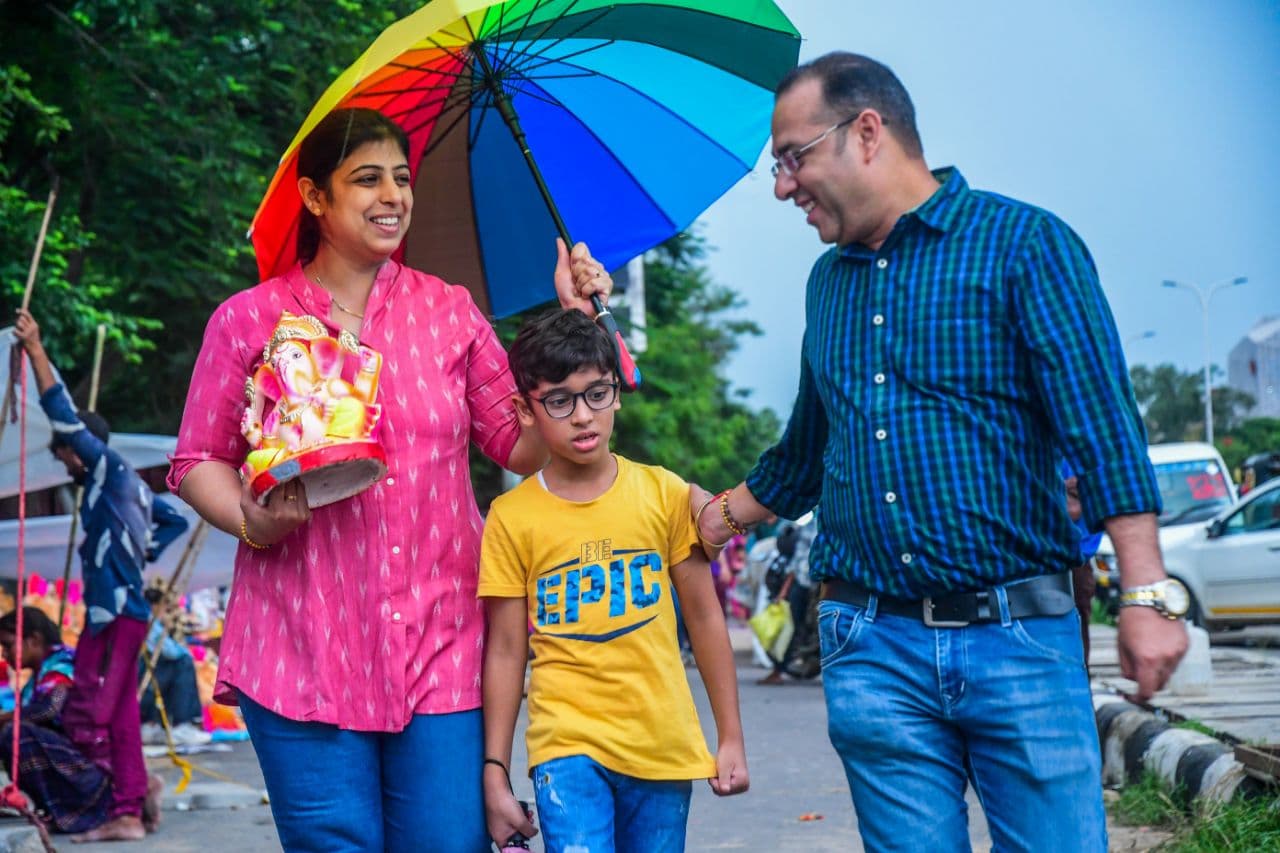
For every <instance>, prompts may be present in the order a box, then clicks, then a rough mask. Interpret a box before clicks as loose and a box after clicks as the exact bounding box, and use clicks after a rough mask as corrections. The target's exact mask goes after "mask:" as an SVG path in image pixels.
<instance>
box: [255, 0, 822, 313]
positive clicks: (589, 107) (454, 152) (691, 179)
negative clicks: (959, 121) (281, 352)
mask: <svg viewBox="0 0 1280 853" xmlns="http://www.w3.org/2000/svg"><path fill="white" fill-rule="evenodd" d="M799 49H800V36H799V33H797V32H796V30H795V28H794V27H793V26H792V25H791V23H790V21H788V20H787V18H786V16H785V15H784V14H783V13H782V12H781V11H780V10H779V9H778V8H777V6H775V4H774V3H772V2H765V1H764V0H683V1H682V2H673V1H671V0H643V2H641V0H633V2H625V1H624V2H618V0H613V2H603V0H506V2H495V0H469V2H468V0H434V2H431V3H428V4H427V5H425V6H423V7H422V8H420V9H418V11H416V12H414V13H412V14H410V15H408V16H407V17H405V18H402V19H401V20H399V21H397V22H396V23H395V24H392V25H391V26H390V27H388V28H387V29H386V30H385V31H383V33H382V34H381V35H380V36H378V38H377V39H376V40H375V41H374V42H373V44H372V45H370V47H369V48H368V50H366V51H365V52H364V54H363V55H362V56H361V57H360V58H359V59H358V60H357V61H356V62H355V63H354V64H353V65H352V66H351V67H350V68H348V69H347V70H346V71H344V72H343V73H342V75H341V76H339V77H338V78H337V80H335V81H334V82H333V83H332V84H331V85H330V86H329V88H328V89H327V90H326V91H325V93H324V95H322V96H321V98H320V100H319V101H317V102H316V105H315V106H314V107H313V108H312V110H311V113H310V114H309V115H308V116H307V119H306V121H305V122H303V124H302V127H300V128H299V129H298V133H297V136H295V137H294V140H293V142H292V143H290V145H289V148H288V150H287V151H286V152H285V154H284V157H283V158H281V161H280V166H279V168H278V169H277V170H276V173H275V176H274V178H273V179H272V181H271V185H270V187H269V188H268V190H267V193H266V196H265V197H264V198H263V200H262V203H261V205H260V206H259V208H258V212H257V214H256V215H255V216H254V220H253V227H252V229H251V232H250V233H251V236H252V239H253V246H254V250H255V252H256V253H257V259H258V269H259V273H260V274H261V275H262V277H263V278H267V277H270V276H273V275H278V274H280V273H283V272H284V271H286V270H287V269H288V268H289V267H291V266H292V265H293V263H294V262H295V260H296V259H295V254H294V243H295V240H296V233H297V227H298V219H299V216H300V202H299V198H298V193H297V189H296V187H297V175H296V171H295V157H296V152H297V146H298V144H299V142H300V141H301V140H302V139H303V137H305V136H306V134H307V133H308V132H309V131H310V130H311V129H312V128H313V127H315V125H316V124H317V123H318V122H319V121H320V119H321V118H323V117H324V116H325V115H326V114H327V113H328V112H329V111H330V110H333V109H335V108H339V107H351V106H362V107H371V108H374V109H377V110H380V111H381V112H383V113H384V114H386V115H388V116H390V117H391V118H393V119H394V120H395V121H396V122H398V123H399V124H400V125H401V126H402V127H403V128H404V129H405V131H406V132H407V133H408V135H409V140H410V155H409V163H410V167H411V170H412V172H413V181H414V193H415V204H414V212H413V220H412V223H411V225H410V229H409V232H408V236H407V237H406V239H405V242H404V244H403V245H402V246H401V249H400V251H401V254H402V259H403V260H404V261H405V262H406V263H408V264H410V265H412V266H415V267H417V268H419V269H423V270H427V271H429V272H431V273H434V274H436V275H439V276H440V277H442V278H444V279H445V280H446V281H451V282H455V283H458V284H465V285H466V286H467V287H468V288H470V290H471V292H472V294H473V295H474V297H475V299H476V302H477V303H478V304H479V305H480V307H481V309H482V310H484V311H486V312H488V313H490V314H493V315H496V316H505V315H508V314H512V313H514V312H517V311H520V310H523V309H525V308H528V307H530V306H533V305H537V304H540V303H544V302H547V301H550V300H551V299H553V298H554V295H555V294H554V292H553V290H552V287H551V281H550V278H551V277H550V275H549V274H548V270H549V267H550V263H551V258H550V251H551V248H550V247H551V243H552V241H553V238H554V237H555V236H556V235H559V236H561V237H564V238H565V240H566V241H567V242H570V235H572V239H573V240H585V241H586V242H587V243H588V244H589V245H590V246H591V251H592V254H594V255H595V256H596V258H598V259H599V260H600V261H601V262H602V263H603V264H604V265H605V266H606V267H607V268H609V269H617V268H618V267H620V266H622V265H623V264H624V263H625V262H626V261H628V260H630V259H631V258H633V257H636V256H637V255H639V254H641V253H643V252H644V251H646V250H647V249H650V248H652V247H653V246H655V245H657V244H658V243H660V242H662V241H663V240H666V239H667V238H669V237H671V236H672V235H674V234H676V233H678V232H679V231H681V230H682V229H683V228H685V227H687V226H688V225H689V224H690V223H691V222H693V220H694V219H695V218H696V217H697V216H698V214H699V213H701V212H702V211H703V210H704V209H706V207H707V206H708V205H710V204H711V203H712V202H713V201H715V200H716V199H717V198H719V197H720V196H721V195H722V194H723V193H724V192H725V191H726V190H727V189H729V187H731V186H732V185H733V184H734V183H735V182H737V181H738V179H739V178H741V177H742V176H743V175H744V174H746V173H747V172H748V171H750V170H751V168H752V167H753V166H754V164H755V162H756V159H757V157H758V156H759V153H760V150H761V148H762V146H763V145H764V143H765V140H766V139H767V137H768V133H769V118H770V113H771V110H772V105H773V87H774V86H775V85H776V84H777V82H778V81H779V80H780V79H781V77H782V76H783V75H784V74H785V73H786V72H787V71H788V70H789V69H791V68H792V67H794V66H795V63H796V57H797V55H798V53H799Z"/></svg>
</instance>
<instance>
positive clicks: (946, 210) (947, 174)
mask: <svg viewBox="0 0 1280 853" xmlns="http://www.w3.org/2000/svg"><path fill="white" fill-rule="evenodd" d="M932 174H933V177H934V178H936V179H937V181H938V183H939V184H941V186H939V187H938V188H937V189H936V190H934V192H933V195H931V196H929V197H928V198H927V199H925V200H924V202H922V203H921V204H920V205H919V206H917V207H915V208H913V209H911V210H908V211H907V212H906V213H904V214H903V215H902V219H900V220H899V221H898V225H897V226H896V227H895V229H894V231H895V232H897V233H901V231H900V230H899V229H901V228H902V225H903V222H902V221H903V220H905V219H907V218H908V217H914V218H915V219H918V220H919V221H920V222H922V223H924V224H925V225H927V226H928V227H930V228H932V229H934V230H935V231H942V232H946V231H948V230H950V228H951V226H952V225H953V224H954V223H955V220H956V217H957V216H959V215H960V209H961V208H962V207H963V206H964V203H965V200H966V197H967V196H968V195H969V184H968V183H967V182H966V181H965V179H964V176H963V175H961V174H960V170H959V169H957V168H956V167H955V166H944V167H943V168H941V169H933V170H932ZM894 239H896V237H893V236H891V237H890V240H894ZM886 242H888V241H886ZM882 248H883V247H882ZM839 252H840V254H841V255H842V256H843V257H846V258H864V259H865V258H873V257H875V255H876V253H875V252H874V251H872V250H871V249H869V248H867V247H866V246H864V245H862V244H861V243H850V244H848V245H847V246H841V247H840V248H839Z"/></svg>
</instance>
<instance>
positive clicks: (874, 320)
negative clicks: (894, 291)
mask: <svg viewBox="0 0 1280 853" xmlns="http://www.w3.org/2000/svg"><path fill="white" fill-rule="evenodd" d="M871 322H872V323H873V324H875V325H877V326H883V325H884V315H883V314H877V315H876V316H874V317H872V318H871Z"/></svg>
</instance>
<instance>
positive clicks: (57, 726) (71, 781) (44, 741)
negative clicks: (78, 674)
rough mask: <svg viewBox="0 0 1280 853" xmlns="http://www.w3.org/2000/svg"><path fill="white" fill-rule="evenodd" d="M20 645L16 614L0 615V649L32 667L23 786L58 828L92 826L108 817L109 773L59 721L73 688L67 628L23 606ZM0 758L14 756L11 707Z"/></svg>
mask: <svg viewBox="0 0 1280 853" xmlns="http://www.w3.org/2000/svg"><path fill="white" fill-rule="evenodd" d="M22 622H23V624H22V634H23V641H22V648H21V651H19V649H18V642H17V630H16V627H17V613H16V611H15V612H10V613H6V614H5V615H4V616H0V648H3V649H4V654H5V659H6V660H7V661H9V663H10V665H11V666H15V667H19V668H24V669H25V668H29V669H31V671H32V673H33V675H32V676H31V678H30V679H29V680H28V681H27V683H26V686H25V687H23V688H22V695H21V699H20V701H21V703H22V721H21V724H22V727H21V730H20V732H19V736H18V741H19V743H18V754H19V756H20V761H19V764H18V785H19V786H20V787H21V788H22V790H23V792H25V793H26V794H27V796H28V797H30V798H31V800H32V802H33V804H34V806H35V808H36V809H37V810H39V811H40V812H42V813H43V816H44V817H45V819H46V820H47V822H48V824H49V827H50V829H52V830H54V831H56V832H75V833H79V832H87V831H89V830H93V829H95V828H97V827H99V826H101V825H103V824H105V823H106V822H107V812H108V810H109V808H110V806H111V777H110V776H109V775H107V774H106V773H105V772H103V770H102V769H101V768H99V767H98V766H97V765H96V764H94V763H93V762H91V761H89V759H87V758H85V757H84V755H82V754H81V753H80V751H79V750H78V749H76V747H75V745H74V744H72V742H71V740H70V738H68V737H67V735H66V734H65V733H64V732H63V729H62V725H61V716H62V706H63V705H64V704H65V703H66V701H67V694H68V693H69V692H70V690H71V674H72V670H73V661H74V659H75V652H74V651H73V650H71V649H70V648H68V647H66V646H64V645H62V636H61V632H59V630H58V626H57V625H55V624H54V623H53V620H51V619H50V618H49V617H48V616H45V615H44V613H43V612H42V611H40V610H38V609H36V608H34V607H24V608H23V613H22ZM0 723H3V729H0V759H2V760H3V762H4V768H5V770H8V769H9V768H10V767H11V766H12V761H13V712H12V711H7V712H5V713H3V714H0Z"/></svg>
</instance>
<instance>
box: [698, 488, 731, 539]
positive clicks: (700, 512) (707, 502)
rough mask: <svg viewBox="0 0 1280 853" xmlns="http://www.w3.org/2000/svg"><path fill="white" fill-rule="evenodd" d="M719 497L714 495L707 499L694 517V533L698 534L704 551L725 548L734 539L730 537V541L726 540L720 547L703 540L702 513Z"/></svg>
mask: <svg viewBox="0 0 1280 853" xmlns="http://www.w3.org/2000/svg"><path fill="white" fill-rule="evenodd" d="M717 497H719V495H712V496H711V497H709V498H707V499H706V500H705V501H704V502H703V504H702V506H700V507H698V511H697V513H696V514H694V516H693V532H694V533H696V534H698V542H699V543H700V544H701V545H702V548H703V550H708V549H710V550H714V549H716V548H723V547H724V546H725V545H728V544H729V539H732V538H733V537H732V536H730V537H729V539H726V540H724V541H723V542H721V543H720V544H719V545H717V544H715V543H713V542H708V541H707V540H705V539H703V538H702V513H703V510H705V509H706V508H707V507H709V506H711V502H712V501H714V500H715V499H716V498H717Z"/></svg>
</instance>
